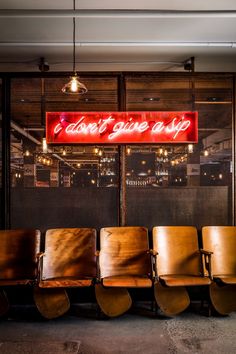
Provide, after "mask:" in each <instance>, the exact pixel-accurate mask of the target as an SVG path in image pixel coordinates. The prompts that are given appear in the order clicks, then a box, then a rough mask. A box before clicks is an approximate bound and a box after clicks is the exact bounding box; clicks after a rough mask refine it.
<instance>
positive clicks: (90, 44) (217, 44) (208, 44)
mask: <svg viewBox="0 0 236 354" xmlns="http://www.w3.org/2000/svg"><path fill="white" fill-rule="evenodd" d="M75 45H76V47H229V48H236V42H158V41H157V42H128V41H127V42H77V43H76V44H75ZM17 46H18V47H71V43H70V42H0V47H17Z"/></svg>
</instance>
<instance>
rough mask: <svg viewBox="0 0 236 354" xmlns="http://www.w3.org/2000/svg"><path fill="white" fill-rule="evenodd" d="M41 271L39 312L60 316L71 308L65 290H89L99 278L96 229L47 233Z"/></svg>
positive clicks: (49, 231) (40, 266) (36, 292)
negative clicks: (81, 288) (76, 288)
mask: <svg viewBox="0 0 236 354" xmlns="http://www.w3.org/2000/svg"><path fill="white" fill-rule="evenodd" d="M39 269H40V270H39V282H38V287H36V288H35V294H34V297H35V302H36V305H37V307H38V310H39V311H40V313H41V314H42V315H43V316H44V317H46V318H48V319H51V318H55V317H59V316H61V315H63V314H64V313H65V312H66V311H68V309H69V307H70V302H69V298H68V295H67V292H66V290H65V288H68V287H69V288H72V287H89V286H91V285H92V284H93V282H94V280H95V279H96V230H95V229H91V228H71V229H70V228H67V229H51V230H47V232H46V235H45V252H44V253H43V254H41V257H40V263H39Z"/></svg>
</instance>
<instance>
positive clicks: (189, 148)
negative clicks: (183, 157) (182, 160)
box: [188, 144, 193, 154]
mask: <svg viewBox="0 0 236 354" xmlns="http://www.w3.org/2000/svg"><path fill="white" fill-rule="evenodd" d="M188 153H189V154H192V153H193V144H188Z"/></svg>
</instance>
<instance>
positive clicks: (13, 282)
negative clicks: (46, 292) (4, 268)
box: [0, 279, 33, 286]
mask: <svg viewBox="0 0 236 354" xmlns="http://www.w3.org/2000/svg"><path fill="white" fill-rule="evenodd" d="M32 282H33V280H29V279H0V286H11V285H28V284H31V283H32Z"/></svg>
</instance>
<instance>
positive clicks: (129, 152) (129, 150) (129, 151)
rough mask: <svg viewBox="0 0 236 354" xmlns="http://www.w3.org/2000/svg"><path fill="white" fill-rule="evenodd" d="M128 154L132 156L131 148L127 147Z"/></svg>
mask: <svg viewBox="0 0 236 354" xmlns="http://www.w3.org/2000/svg"><path fill="white" fill-rule="evenodd" d="M126 152H127V155H130V154H131V148H130V147H127V149H126Z"/></svg>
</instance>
